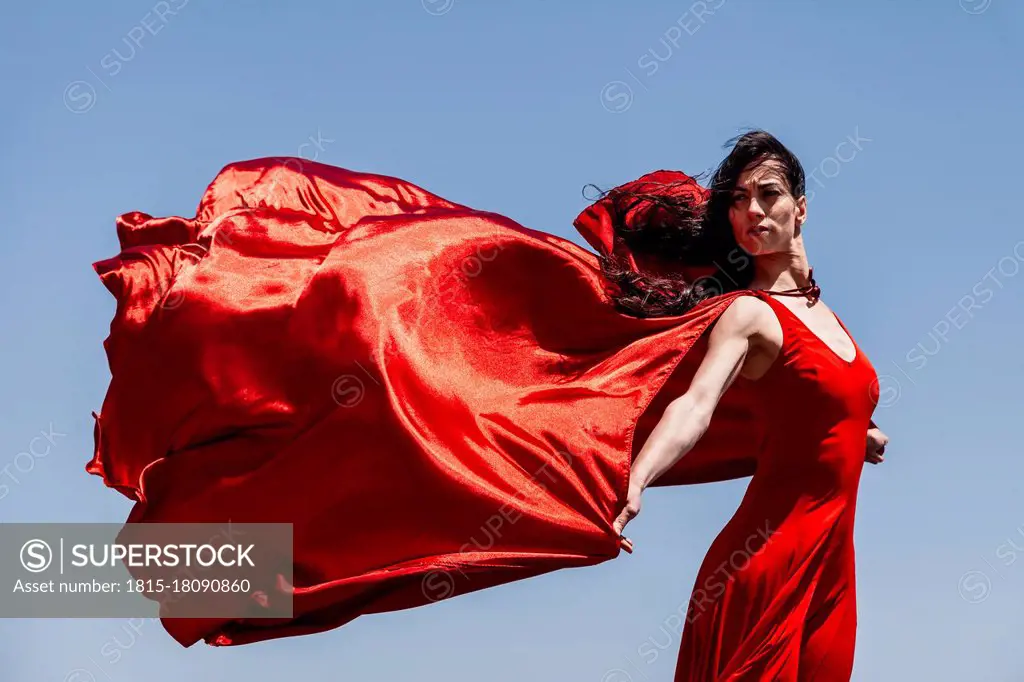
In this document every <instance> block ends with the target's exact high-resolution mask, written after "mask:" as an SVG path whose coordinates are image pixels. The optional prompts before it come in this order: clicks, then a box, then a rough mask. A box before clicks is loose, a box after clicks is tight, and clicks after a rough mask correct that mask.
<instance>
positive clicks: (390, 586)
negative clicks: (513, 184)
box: [87, 159, 865, 646]
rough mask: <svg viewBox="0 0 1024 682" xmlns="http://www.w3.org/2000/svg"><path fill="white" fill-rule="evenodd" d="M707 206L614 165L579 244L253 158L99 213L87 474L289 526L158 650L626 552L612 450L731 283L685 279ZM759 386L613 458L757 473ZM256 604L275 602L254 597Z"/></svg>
mask: <svg viewBox="0 0 1024 682" xmlns="http://www.w3.org/2000/svg"><path fill="white" fill-rule="evenodd" d="M707 200H708V192H707V190H705V189H704V188H702V187H701V186H700V185H699V184H698V183H697V182H696V181H694V180H693V179H692V178H690V177H688V176H686V175H684V174H682V173H678V172H670V171H658V172H656V173H652V174H649V175H648V176H644V178H641V179H639V180H637V181H635V182H632V183H627V184H626V185H624V186H623V187H620V188H617V189H616V190H615V191H613V192H610V193H609V194H608V195H607V196H605V197H603V198H602V199H600V200H599V201H597V202H595V203H594V204H593V205H592V206H590V207H588V208H587V209H586V210H585V211H584V212H583V213H581V214H580V216H579V218H577V220H576V222H575V223H574V224H575V226H576V227H577V229H578V230H579V231H580V232H581V234H583V235H584V237H585V238H586V239H587V240H588V242H590V244H591V245H593V246H594V247H595V248H596V249H597V250H598V251H599V256H594V254H592V253H590V252H589V251H586V250H584V249H582V248H580V247H578V246H577V245H575V244H573V243H571V242H569V241H567V240H564V239H560V238H558V237H554V236H552V235H550V234H546V233H544V232H538V231H535V230H530V229H527V228H525V227H522V226H520V225H517V224H516V223H514V222H513V221H511V220H509V219H508V218H505V217H503V216H500V215H497V214H494V213H489V212H485V211H479V210H474V209H472V208H468V207H466V206H462V205H459V204H455V203H453V202H451V201H448V200H446V199H443V198H441V197H438V196H437V195H434V194H431V193H430V192H427V191H426V190H424V189H422V188H419V187H417V186H415V185H412V184H411V183H408V182H405V181H402V180H400V179H397V178H390V177H386V176H380V175H373V174H367V173H357V172H354V171H349V170H344V169H341V168H335V167H331V166H327V165H324V164H319V163H313V162H308V161H303V160H300V159H256V160H252V161H245V162H239V163H234V164H231V165H229V166H227V167H226V168H224V169H223V170H222V171H221V172H220V173H219V174H218V175H217V177H216V178H215V179H214V181H213V182H212V183H211V184H210V186H209V187H208V189H207V191H206V193H205V194H204V196H203V198H202V200H201V202H200V205H199V209H198V210H197V212H196V216H195V217H194V218H179V217H170V218H153V217H151V216H148V215H146V214H144V213H138V212H135V213H128V214H125V215H123V216H121V217H120V218H119V220H118V238H119V241H120V245H121V252H120V254H119V255H117V256H116V257H114V258H111V259H108V260H104V261H101V262H98V263H96V264H95V268H96V270H97V272H98V274H99V275H100V277H101V279H102V281H103V283H104V284H105V285H106V287H107V288H108V289H109V290H110V292H111V293H112V294H114V296H115V297H116V299H117V310H116V312H115V315H114V320H113V322H112V324H111V332H110V337H109V338H108V339H107V341H106V343H105V346H106V350H107V355H108V360H109V363H110V368H111V374H112V378H111V384H110V387H109V389H108V391H107V395H106V397H105V399H104V402H103V407H102V410H101V412H100V414H97V415H95V416H96V431H95V440H96V451H95V453H94V456H93V458H92V460H91V461H90V462H89V464H88V466H87V470H88V471H89V472H90V473H93V474H96V475H99V476H101V477H102V478H103V480H104V482H105V483H106V484H107V485H108V486H111V487H113V488H115V489H117V490H119V491H120V492H122V493H123V494H125V495H126V496H128V497H129V498H130V499H132V500H134V501H135V505H134V507H133V509H132V512H131V515H130V517H129V521H131V522H159V523H165V522H207V523H221V522H225V521H227V520H230V521H231V522H232V523H236V524H237V523H245V522H283V523H290V524H292V527H293V556H292V557H287V561H286V562H282V563H286V564H287V566H288V568H287V569H282V571H281V573H280V574H279V575H277V576H275V577H276V580H275V581H274V582H273V584H272V585H269V586H267V587H266V589H265V590H264V591H263V592H262V593H261V594H259V595H256V594H253V595H240V596H239V598H241V599H244V600H246V601H245V604H244V606H245V608H244V609H243V608H241V607H242V605H237V606H239V609H238V610H236V611H232V612H230V613H229V612H225V613H222V614H219V615H218V617H215V618H214V617H210V618H202V619H198V618H181V617H175V618H171V617H165V618H164V619H163V624H164V627H165V628H166V629H167V630H168V632H170V634H171V635H172V636H173V637H174V638H175V639H176V640H177V641H179V642H180V643H182V644H183V645H186V646H187V645H191V644H192V643H194V642H197V641H200V640H203V641H206V642H207V643H210V644H216V645H236V644H245V643H249V642H257V641H262V640H267V639H271V638H276V637H285V636H294V635H301V634H307V633H313V632H321V631H324V630H328V629H331V628H335V627H338V626H340V625H342V624H344V623H346V622H348V621H350V620H352V619H353V618H355V617H358V616H360V615H363V614H369V613H376V612H381V611H390V610H396V609H404V608H410V607H413V606H418V605H423V604H428V603H430V602H433V601H437V600H438V599H445V598H449V597H452V596H456V595H460V594H465V593H468V592H471V591H474V590H479V589H484V588H486V587H489V586H494V585H499V584H502V583H507V582H510V581H513V580H520V579H523V578H527V577H531V576H536V575H539V574H542V573H545V572H548V571H552V570H556V569H561V568H568V567H574V566H584V565H591V564H596V563H599V562H602V561H606V560H608V559H611V558H614V557H616V556H618V555H619V552H620V548H621V547H623V546H625V547H626V548H627V549H629V550H631V549H632V547H631V545H630V543H629V542H628V541H627V540H625V539H623V538H622V537H621V534H620V532H619V530H620V529H616V527H615V526H614V523H615V519H616V517H618V516H619V513H620V511H622V510H623V508H624V507H625V506H626V503H627V494H628V491H629V479H630V476H631V471H630V467H631V464H632V463H633V462H634V461H637V462H641V463H642V464H644V465H645V466H649V465H650V464H651V463H652V462H654V463H655V464H657V461H655V460H652V459H651V455H650V454H649V453H650V452H652V451H657V450H661V451H662V452H664V451H665V449H666V448H665V442H666V441H664V440H663V438H662V437H661V433H662V432H663V431H664V429H665V427H664V426H663V427H662V428H661V429H659V435H658V436H657V437H655V436H654V435H653V431H654V429H655V427H656V425H657V424H658V423H659V420H661V419H662V415H663V414H665V413H666V409H667V406H668V404H669V403H670V402H673V401H674V400H675V399H676V398H678V397H679V396H680V395H683V394H688V395H690V396H691V398H692V397H693V395H695V394H694V393H693V392H692V391H687V388H688V387H689V386H690V385H691V383H692V381H693V379H694V377H695V373H696V372H697V370H698V368H700V367H703V366H704V365H703V363H702V361H701V360H702V358H703V357H704V356H705V355H706V354H707V353H708V351H709V349H710V346H709V341H710V339H711V336H712V334H713V333H714V334H715V339H716V348H718V347H719V346H720V344H719V343H717V340H718V338H719V337H721V336H722V335H723V333H724V332H725V331H727V330H728V328H729V326H730V325H725V324H723V325H716V324H715V322H716V320H718V318H719V317H720V316H721V315H723V313H725V312H726V311H728V310H731V309H733V308H735V310H736V311H737V312H743V308H744V307H749V306H747V303H748V301H747V300H746V299H750V301H749V302H750V303H756V301H754V300H753V299H752V298H751V297H753V296H755V295H757V294H756V292H754V291H753V290H751V289H749V288H747V287H745V286H744V285H743V284H742V283H741V282H742V280H741V279H737V280H736V281H737V282H738V284H736V285H735V288H734V289H733V290H730V291H723V289H725V288H726V287H723V286H721V285H719V286H718V287H717V288H715V287H714V286H711V285H710V284H709V283H713V282H714V281H716V280H712V279H708V278H707V277H706V275H708V274H709V273H716V272H717V273H718V280H717V281H720V282H726V281H728V282H730V283H731V282H732V280H731V279H727V278H726V275H728V276H729V277H735V278H741V277H743V276H744V272H740V271H738V270H736V269H735V268H733V265H735V263H734V261H735V260H736V259H734V258H732V257H731V256H734V255H735V254H729V253H724V254H723V255H724V256H726V257H727V260H726V264H727V265H728V266H729V267H730V268H733V269H732V270H723V269H722V268H718V269H717V270H716V266H715V265H714V259H715V257H717V256H718V255H719V254H721V253H722V251H721V249H722V246H723V245H722V244H719V243H718V242H719V241H720V239H719V238H720V237H722V235H721V234H719V233H717V232H715V231H713V230H712V231H710V232H708V231H706V230H704V229H703V227H704V220H703V216H704V214H705V204H706V202H707ZM712 208H713V206H712ZM773 224H774V223H773ZM725 241H728V240H727V239H726V240H725ZM744 243H750V242H749V241H745V242H744ZM666 245H667V246H666ZM676 247H678V248H676ZM734 270H735V271H734ZM701 277H703V279H700V278H701ZM739 302H743V307H741V306H733V305H732V304H733V303H739ZM735 314H736V313H733V315H735ZM731 317H732V316H731ZM741 320H742V318H741ZM732 324H735V322H734V323H732ZM709 330H711V331H710V332H709ZM758 348H759V349H761V348H762V347H761V346H759V347H758ZM716 356H717V357H724V356H722V355H721V353H716ZM750 356H751V359H752V362H753V358H755V356H756V357H758V358H760V360H759V361H765V360H766V358H764V357H763V356H762V355H761V351H760V350H759V351H758V352H752V353H750ZM721 362H722V361H721V360H716V361H714V363H713V364H710V365H707V367H709V368H719V369H714V370H713V371H714V372H719V371H720V367H721V364H720V363H721ZM756 369H757V368H756V367H755V366H754V365H753V364H751V366H750V368H749V369H745V370H744V371H747V372H748V373H751V376H753V374H752V372H753V371H754V370H756ZM709 371H712V370H709ZM706 374H707V372H705V373H704V375H706ZM704 375H702V378H701V381H700V382H699V385H705V384H707V382H708V379H707V377H706V376H704ZM766 376H767V375H766ZM724 385H725V384H724V383H722V386H724ZM766 385H767V384H766V383H763V381H762V383H759V382H754V381H735V382H733V386H732V388H731V389H730V390H729V391H728V392H726V393H724V394H723V395H722V396H721V397H720V399H719V400H718V401H717V405H716V408H715V413H714V416H713V417H712V418H711V420H710V423H709V424H708V426H707V429H706V430H705V431H704V432H703V435H702V436H701V438H700V441H699V443H697V444H696V445H694V446H693V447H692V448H690V449H689V450H688V452H687V454H686V457H683V458H681V459H679V461H677V462H676V463H675V464H674V465H671V466H670V467H669V468H667V469H665V467H666V465H667V462H666V460H665V459H661V460H659V461H660V462H661V463H660V465H659V467H658V468H659V473H660V471H661V470H664V473H660V475H659V476H658V478H657V480H656V481H655V480H653V477H649V474H650V473H652V472H654V471H655V470H654V469H649V470H647V472H646V473H645V472H644V471H643V470H638V471H637V472H634V474H633V475H640V476H644V477H647V482H648V483H649V484H651V485H675V484H692V483H698V482H707V481H714V480H725V479H731V478H737V477H744V476H749V475H751V474H753V473H754V472H755V470H758V471H760V469H761V466H762V464H763V462H762V461H761V460H760V459H759V456H758V454H759V450H760V449H761V445H762V442H763V440H764V438H765V435H766V434H767V433H769V426H770V422H769V420H770V418H771V415H767V414H766V413H764V412H763V411H759V409H758V402H759V399H760V398H761V396H760V393H759V391H760V390H761V387H762V386H766ZM674 404H675V405H676V406H677V407H678V405H679V404H680V403H678V402H676V403H674ZM691 426H692V424H691ZM861 438H862V443H861V445H862V446H864V445H865V443H864V442H863V434H861ZM645 443H649V444H650V445H648V446H647V452H646V453H645V455H644V457H643V458H642V459H640V458H639V457H638V455H639V450H640V446H641V445H642V444H645ZM659 443H662V445H660V446H659V445H658V444H659ZM652 449H653V450H652ZM676 454H679V453H676ZM641 480H643V479H641ZM632 499H633V507H631V509H632V510H634V511H635V509H636V506H635V505H636V495H635V493H634V494H633V496H632ZM178 596H179V597H180V595H178ZM232 596H233V595H222V597H224V598H225V599H226V600H230V598H232ZM250 597H251V598H250ZM282 600H284V601H286V602H287V603H288V605H289V606H290V608H291V613H292V615H291V617H288V618H269V617H261V614H262V613H264V612H262V611H261V610H260V609H261V608H264V606H265V605H266V604H272V605H273V604H279V603H281V601H282ZM182 601H185V602H187V601H188V599H187V598H185V599H183V600H182ZM174 608H176V605H175V604H168V603H162V604H161V614H162V615H163V616H168V615H173V614H174V611H173V609H174ZM239 613H244V614H245V616H244V617H241V616H240V615H239ZM179 615H180V614H179Z"/></svg>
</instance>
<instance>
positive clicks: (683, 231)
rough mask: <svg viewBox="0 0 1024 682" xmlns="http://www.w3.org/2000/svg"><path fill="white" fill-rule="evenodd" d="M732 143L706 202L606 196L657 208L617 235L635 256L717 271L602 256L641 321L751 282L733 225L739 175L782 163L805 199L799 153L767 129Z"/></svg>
mask: <svg viewBox="0 0 1024 682" xmlns="http://www.w3.org/2000/svg"><path fill="white" fill-rule="evenodd" d="M729 145H732V149H731V151H730V152H729V154H728V155H727V156H726V157H725V159H724V160H723V161H722V162H721V163H720V164H719V165H718V167H717V168H716V169H715V170H714V172H713V173H712V175H711V180H710V182H709V183H708V189H709V190H710V196H709V198H708V200H707V202H705V203H703V204H697V203H695V202H694V201H692V200H690V199H687V198H685V197H683V198H676V197H672V196H665V195H662V194H660V193H650V192H619V191H618V190H610V191H609V192H605V193H604V196H612V197H614V198H615V199H619V198H626V199H627V200H630V201H636V202H638V203H640V202H650V206H651V207H652V208H651V209H650V210H645V211H642V212H640V213H638V214H637V215H636V217H634V218H633V219H632V220H630V221H629V224H628V225H625V224H623V225H618V226H617V227H616V236H617V237H621V238H622V239H623V240H624V241H625V243H626V244H627V245H628V247H629V250H630V251H631V252H632V253H634V254H637V255H640V256H655V257H657V258H659V260H661V261H662V262H664V263H665V264H667V265H671V264H672V263H673V262H675V263H678V265H679V266H680V269H681V270H684V269H685V266H696V267H712V268H714V274H713V275H710V276H706V277H700V278H698V279H695V280H694V279H687V277H686V275H685V274H684V272H682V271H681V272H680V273H678V274H677V273H673V272H671V271H665V272H661V273H660V274H655V273H652V272H644V271H643V270H642V269H641V271H640V272H637V271H636V270H633V269H631V268H630V267H629V266H628V264H627V263H625V262H624V261H623V260H621V259H619V258H616V257H614V256H611V255H603V256H602V257H601V269H602V272H603V273H604V276H605V278H606V279H608V281H609V282H610V283H611V284H612V285H613V292H612V300H613V301H614V303H615V305H616V307H617V308H619V309H620V310H622V311H623V312H626V313H629V314H631V315H634V316H636V317H665V316H672V315H682V314H683V313H685V312H686V311H688V310H690V309H691V308H693V307H694V306H695V305H697V304H698V303H700V302H701V301H703V300H705V299H708V298H712V297H714V296H717V295H719V294H723V293H726V292H728V291H736V290H738V289H745V288H747V287H748V286H749V285H750V283H751V281H752V280H753V277H754V267H753V259H752V258H751V256H750V254H748V253H747V252H746V251H745V250H743V249H742V248H740V246H739V244H737V242H736V238H735V237H734V236H733V232H732V225H731V224H730V222H729V207H730V206H731V204H732V192H733V190H734V189H735V188H736V184H737V182H738V181H739V177H740V174H741V173H742V172H743V171H744V169H746V168H747V166H749V165H750V164H752V163H761V162H764V161H767V160H769V159H773V160H776V161H778V162H779V163H780V164H781V165H782V170H783V174H784V175H785V177H786V179H787V181H788V182H789V187H790V192H791V194H792V195H793V196H794V197H800V196H802V195H803V194H804V191H805V186H804V183H805V179H804V169H803V166H802V165H801V164H800V161H799V159H797V158H796V156H795V155H794V154H793V152H791V151H790V150H789V149H787V148H786V146H785V145H783V144H782V142H780V141H779V140H778V139H777V138H776V137H775V136H774V135H772V134H771V133H768V132H766V131H763V130H751V131H748V132H746V133H743V134H741V135H739V136H737V137H734V138H732V139H731V140H729V141H728V142H726V143H725V145H723V146H725V147H728V146H729ZM616 192H618V193H617V194H616Z"/></svg>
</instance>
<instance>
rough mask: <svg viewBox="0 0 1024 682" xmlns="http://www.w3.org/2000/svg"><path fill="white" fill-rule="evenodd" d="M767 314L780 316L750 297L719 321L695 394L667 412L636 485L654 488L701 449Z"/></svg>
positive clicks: (643, 453) (645, 451)
mask: <svg viewBox="0 0 1024 682" xmlns="http://www.w3.org/2000/svg"><path fill="white" fill-rule="evenodd" d="M765 312H768V313H769V314H774V313H772V311H770V310H767V306H766V305H765V304H764V302H762V301H760V300H758V299H756V298H753V297H748V296H744V297H742V298H740V299H738V300H736V301H734V302H733V303H732V304H730V305H729V307H728V308H727V309H726V310H725V312H723V313H722V314H721V315H720V316H719V318H718V320H717V321H716V322H715V326H714V327H713V328H712V329H711V333H710V336H709V338H708V349H707V352H706V354H705V355H704V359H703V360H702V361H701V364H700V367H699V368H698V369H697V372H696V374H694V376H693V381H692V382H691V383H690V387H689V389H688V390H687V391H686V393H684V394H683V395H681V396H680V397H678V398H676V399H675V400H673V401H672V402H671V403H669V405H668V407H666V408H665V412H664V413H663V414H662V417H661V419H660V420H659V421H658V424H657V426H655V428H654V430H653V431H652V432H651V435H650V436H649V437H648V439H647V441H646V442H645V443H644V445H643V447H642V448H641V449H640V452H639V454H638V455H637V458H636V460H635V461H634V462H633V467H632V469H631V471H630V480H631V481H635V482H636V483H638V484H639V485H640V486H641V487H643V488H646V487H648V486H649V485H650V484H651V483H653V482H654V481H655V480H657V479H658V477H660V476H661V475H662V474H664V473H665V472H666V471H668V470H669V469H671V468H672V466H673V465H674V464H675V463H676V462H678V461H679V460H680V459H681V458H682V457H683V455H685V454H686V453H687V452H689V451H690V449H692V448H693V446H694V445H696V444H697V441H698V440H700V437H701V436H703V435H704V433H705V432H706V431H707V429H708V426H709V425H710V424H711V416H712V414H714V411H715V408H716V407H717V406H718V402H719V401H720V400H721V399H722V396H723V395H724V394H725V392H726V390H728V388H729V387H730V386H731V385H732V383H733V382H734V381H735V380H736V377H737V376H738V375H739V373H740V370H741V369H742V368H743V363H744V362H745V361H746V359H747V356H748V355H749V354H750V351H751V347H752V339H753V338H754V337H755V335H757V334H758V333H759V332H760V329H762V327H761V326H760V325H763V323H764V318H763V315H764V313H765Z"/></svg>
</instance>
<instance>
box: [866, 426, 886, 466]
mask: <svg viewBox="0 0 1024 682" xmlns="http://www.w3.org/2000/svg"><path fill="white" fill-rule="evenodd" d="M888 444H889V436H887V435H885V434H884V433H883V432H882V429H880V428H878V427H877V426H873V427H871V428H870V429H868V449H867V453H866V455H865V456H864V461H865V462H867V463H869V464H881V463H882V462H884V461H885V446H886V445H888Z"/></svg>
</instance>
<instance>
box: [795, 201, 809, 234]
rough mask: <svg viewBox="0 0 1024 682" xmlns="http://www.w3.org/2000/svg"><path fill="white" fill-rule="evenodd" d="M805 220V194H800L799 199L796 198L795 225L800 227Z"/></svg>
mask: <svg viewBox="0 0 1024 682" xmlns="http://www.w3.org/2000/svg"><path fill="white" fill-rule="evenodd" d="M806 220H807V195H806V194H802V195H801V196H800V198H799V199H797V200H796V226H797V227H802V226H803V224H804V221H806Z"/></svg>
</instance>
